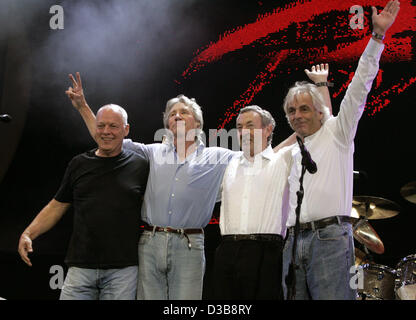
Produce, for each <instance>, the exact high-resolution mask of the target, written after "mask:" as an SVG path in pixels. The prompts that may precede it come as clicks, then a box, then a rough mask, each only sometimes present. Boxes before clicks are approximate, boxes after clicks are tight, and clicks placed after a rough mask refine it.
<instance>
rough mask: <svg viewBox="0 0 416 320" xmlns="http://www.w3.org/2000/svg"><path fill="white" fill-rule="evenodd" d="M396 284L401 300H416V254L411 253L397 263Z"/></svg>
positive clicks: (397, 293) (397, 294)
mask: <svg viewBox="0 0 416 320" xmlns="http://www.w3.org/2000/svg"><path fill="white" fill-rule="evenodd" d="M396 272H397V279H396V285H395V291H396V297H397V299H399V300H416V254H411V255H409V256H407V257H405V258H403V259H402V260H400V262H399V263H398V264H397V266H396Z"/></svg>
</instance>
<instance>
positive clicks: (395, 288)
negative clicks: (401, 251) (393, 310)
mask: <svg viewBox="0 0 416 320" xmlns="http://www.w3.org/2000/svg"><path fill="white" fill-rule="evenodd" d="M400 193H401V195H402V196H403V198H405V199H406V200H407V201H409V202H412V203H415V204H416V181H414V182H410V183H408V184H406V185H405V186H403V187H402V188H401V189H400ZM397 214H399V206H398V205H397V204H396V203H394V202H392V201H390V200H387V199H383V198H378V197H371V196H355V197H354V198H353V201H352V212H351V216H352V217H353V218H355V219H354V222H353V234H354V239H355V240H357V241H358V242H359V243H360V244H361V245H362V247H363V250H360V249H358V248H356V249H355V265H356V268H357V270H358V274H359V275H361V276H362V277H363V278H362V283H361V286H360V285H359V286H358V289H357V300H395V299H397V300H416V254H412V255H409V256H407V257H404V258H403V259H401V260H400V261H399V262H398V263H397V265H396V268H395V269H392V268H390V267H388V266H384V265H380V264H375V263H374V262H373V259H372V255H371V254H370V252H369V250H370V251H372V252H374V253H376V254H382V253H384V245H383V242H382V241H381V239H380V237H379V236H378V234H377V233H376V231H375V230H374V229H373V227H372V226H371V225H370V223H369V222H368V220H376V219H388V218H391V217H394V216H396V215H397Z"/></svg>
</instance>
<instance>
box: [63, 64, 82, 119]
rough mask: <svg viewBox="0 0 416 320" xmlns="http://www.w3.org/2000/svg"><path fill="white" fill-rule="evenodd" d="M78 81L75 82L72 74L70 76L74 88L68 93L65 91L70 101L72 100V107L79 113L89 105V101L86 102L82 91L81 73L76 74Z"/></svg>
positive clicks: (70, 88) (69, 89)
mask: <svg viewBox="0 0 416 320" xmlns="http://www.w3.org/2000/svg"><path fill="white" fill-rule="evenodd" d="M76 77H77V80H75V78H74V76H73V75H72V74H70V75H69V79H70V80H71V81H72V87H69V88H68V90H67V91H65V93H66V95H67V96H68V98H69V99H71V102H72V105H73V106H74V108H75V109H77V110H78V111H79V110H80V109H81V108H82V107H84V106H86V105H87V101H86V100H85V96H84V90H83V89H82V81H81V76H80V74H79V72H77V73H76Z"/></svg>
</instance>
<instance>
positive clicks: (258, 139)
mask: <svg viewBox="0 0 416 320" xmlns="http://www.w3.org/2000/svg"><path fill="white" fill-rule="evenodd" d="M237 130H238V137H239V140H240V146H241V149H242V150H243V152H244V153H245V154H248V153H250V156H251V157H253V156H254V155H256V154H257V153H260V152H262V151H263V150H264V149H266V147H267V138H268V136H269V135H270V134H271V132H272V129H271V125H270V126H267V127H265V128H263V125H262V121H261V115H260V114H259V113H257V112H255V111H247V112H244V113H242V114H240V115H239V116H238V118H237Z"/></svg>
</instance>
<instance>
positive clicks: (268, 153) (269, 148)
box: [240, 144, 275, 164]
mask: <svg viewBox="0 0 416 320" xmlns="http://www.w3.org/2000/svg"><path fill="white" fill-rule="evenodd" d="M274 154H275V153H274V151H273V149H272V146H271V145H270V144H269V145H268V146H267V147H266V149H264V150H263V151H262V152H260V153H258V154H256V155H255V156H254V161H255V160H256V158H258V157H262V158H264V159H267V160H272V158H273V156H274ZM240 163H241V164H243V163H250V161H248V160H247V158H246V157H245V156H244V153H243V152H241V155H240Z"/></svg>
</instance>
